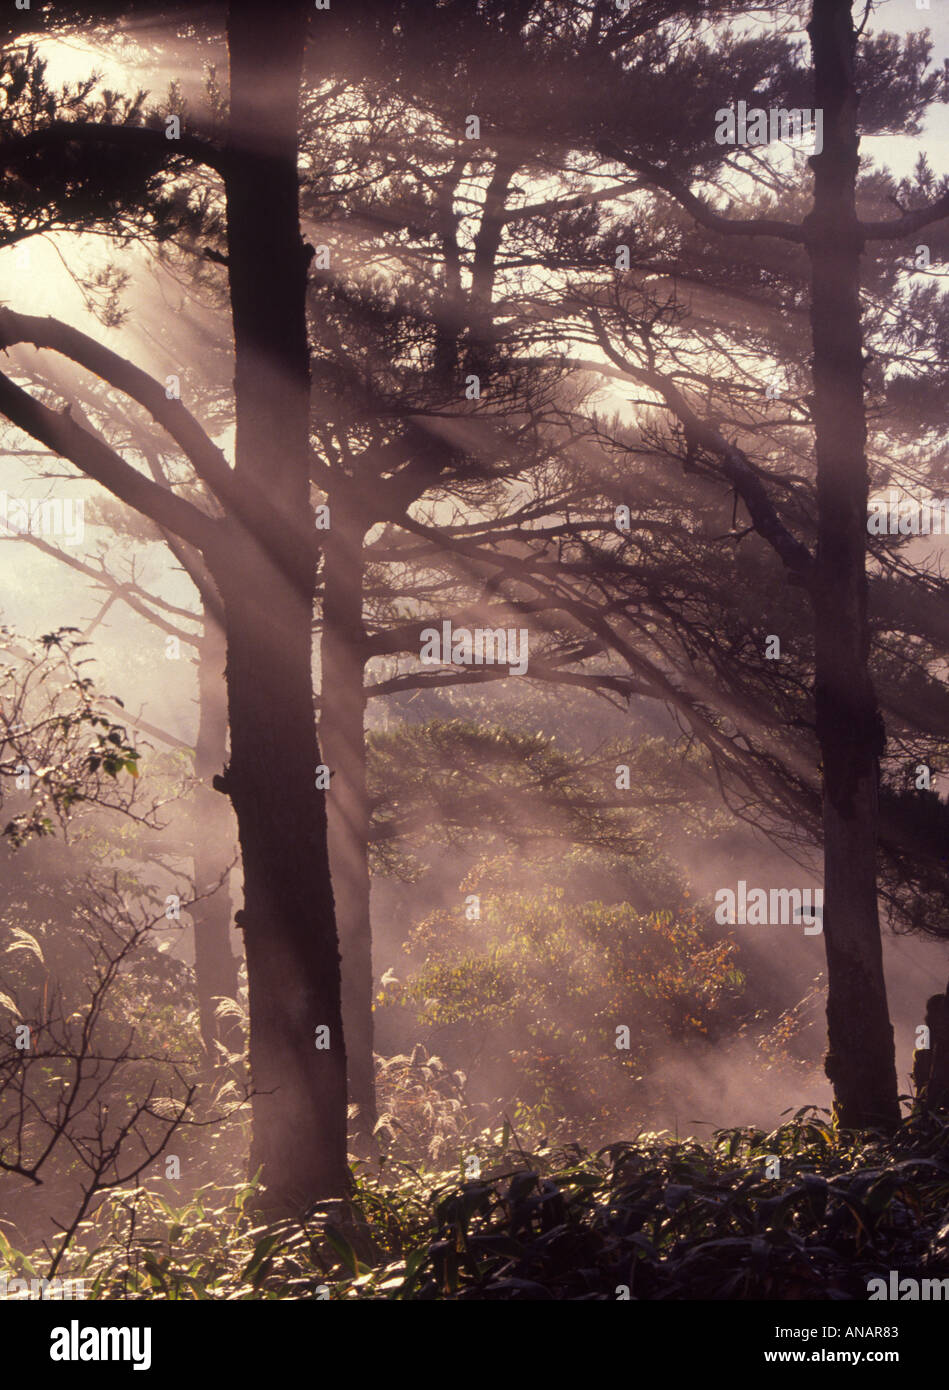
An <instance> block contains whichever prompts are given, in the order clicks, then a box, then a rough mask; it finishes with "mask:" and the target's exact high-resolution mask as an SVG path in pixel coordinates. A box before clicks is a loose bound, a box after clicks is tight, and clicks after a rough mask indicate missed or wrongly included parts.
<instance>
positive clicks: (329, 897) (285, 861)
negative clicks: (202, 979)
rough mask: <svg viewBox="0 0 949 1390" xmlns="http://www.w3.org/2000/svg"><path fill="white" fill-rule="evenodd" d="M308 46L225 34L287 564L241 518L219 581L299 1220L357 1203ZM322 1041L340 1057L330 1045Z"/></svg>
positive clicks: (256, 385) (285, 1200)
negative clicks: (320, 606) (319, 432)
mask: <svg viewBox="0 0 949 1390" xmlns="http://www.w3.org/2000/svg"><path fill="white" fill-rule="evenodd" d="M305 32H306V11H305V10H304V7H303V6H302V4H299V3H294V4H287V5H282V6H280V7H278V8H277V9H270V10H268V9H265V8H262V7H259V6H244V5H237V4H234V5H232V7H231V10H230V13H229V17H228V46H229V53H230V74H231V123H232V125H231V137H230V138H231V152H232V154H233V156H234V157H233V158H232V159H230V160H229V161H228V173H227V177H226V188H227V229H228V259H229V275H230V290H231V307H232V314H233V323H234V343H235V380H234V387H235V402H236V442H235V449H236V468H235V477H236V478H237V480H238V481H240V480H242V479H244V478H246V479H248V480H249V481H250V482H251V483H259V484H265V485H266V490H267V494H268V496H269V497H270V499H271V500H272V501H273V504H274V507H275V509H276V510H277V513H278V515H279V517H280V519H281V521H282V523H283V526H284V528H285V535H286V546H285V548H284V549H283V550H282V551H281V552H280V553H276V552H275V551H274V549H273V548H272V547H270V546H267V547H266V548H265V547H264V545H262V544H261V543H260V542H259V541H258V540H257V539H255V537H254V535H253V534H252V531H251V529H250V528H248V527H246V526H244V525H242V524H240V523H239V522H237V521H236V520H235V519H234V518H231V520H230V521H229V523H228V526H229V530H230V536H229V544H228V547H227V559H226V562H225V564H224V566H223V573H222V575H221V576H220V587H221V597H222V600H223V603H224V610H225V614H226V628H227V670H226V679H227V692H228V711H229V719H230V731H231V756H230V764H229V767H228V770H227V773H226V776H225V778H224V779H223V783H219V784H218V785H219V786H221V785H222V786H223V787H224V789H225V790H226V791H227V792H228V794H229V795H230V797H231V800H232V802H233V804H234V809H235V811H236V813H237V820H238V831H239V836H240V844H241V852H242V857H243V868H244V908H243V910H242V912H241V913H240V914H239V916H238V921H239V925H240V926H241V927H242V929H243V931H244V940H245V949H246V958H247V978H248V990H249V1003H250V1064H251V1074H252V1080H253V1086H254V1100H253V1107H254V1141H253V1147H252V1153H251V1167H252V1169H256V1168H258V1167H260V1168H262V1178H263V1182H264V1185H265V1192H264V1195H263V1199H262V1201H261V1205H262V1206H263V1207H265V1208H266V1209H267V1210H268V1211H272V1212H279V1211H283V1212H299V1211H300V1210H301V1209H304V1208H305V1207H307V1206H308V1205H309V1204H311V1203H312V1202H313V1201H315V1200H318V1199H321V1198H328V1197H340V1196H344V1195H345V1194H346V1192H347V1191H348V1188H349V1174H348V1168H347V1164H346V1053H345V1047H344V1043H343V1030H342V1016H341V1009H340V966H339V948H338V942H337V935H336V924H335V917H334V907H333V893H332V887H331V884H330V872H329V857H328V849H327V831H326V805H325V797H324V793H323V792H322V791H319V790H318V789H317V786H316V768H317V766H318V764H319V762H320V753H319V747H318V743H317V737H316V719H315V711H314V704H313V679H312V622H313V604H314V589H315V573H314V563H313V555H314V550H313V548H312V546H311V545H310V543H309V538H310V537H312V536H314V535H315V531H314V530H313V529H312V527H313V518H312V511H311V507H310V500H309V466H308V463H309V460H308V439H309V391H310V369H309V349H308V344H307V334H306V303H305V301H306V271H307V256H306V252H305V248H304V246H303V243H302V240H301V237H300V227H299V210H298V176H297V141H298V117H299V87H300V74H301V65H302V57H303V47H304V39H305ZM301 519H303V520H304V522H306V521H307V519H308V524H309V527H310V528H311V529H310V530H309V532H307V531H306V525H304V526H303V527H302V528H301ZM324 1029H325V1030H328V1031H327V1032H326V1033H325V1034H324V1033H322V1031H321V1030H324ZM324 1039H326V1040H328V1046H327V1047H320V1046H318V1045H317V1044H318V1043H319V1042H322V1041H323V1040H324Z"/></svg>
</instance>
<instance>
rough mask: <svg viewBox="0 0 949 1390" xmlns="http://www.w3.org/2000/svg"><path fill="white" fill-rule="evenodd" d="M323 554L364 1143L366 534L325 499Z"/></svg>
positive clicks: (347, 1003) (325, 698)
mask: <svg viewBox="0 0 949 1390" xmlns="http://www.w3.org/2000/svg"><path fill="white" fill-rule="evenodd" d="M330 522H331V525H330V530H329V531H328V532H327V533H326V540H325V544H324V552H323V636H322V643H321V660H320V667H321V672H322V684H321V698H320V744H321V747H322V749H323V758H324V761H325V762H326V764H327V766H328V767H329V769H330V772H331V774H332V782H331V790H330V797H329V806H328V812H329V844H330V867H331V869H332V874H333V894H334V897H335V899H336V920H337V923H338V928H339V942H340V952H341V955H342V961H343V1028H344V1031H345V1035H346V1056H347V1060H348V1065H349V1099H350V1102H351V1103H352V1104H353V1105H356V1106H358V1112H357V1114H356V1117H355V1121H354V1123H353V1124H352V1126H351V1130H352V1133H353V1135H354V1137H355V1136H358V1137H359V1139H360V1140H361V1141H362V1142H361V1143H360V1145H359V1147H360V1148H365V1141H366V1139H367V1138H368V1136H369V1135H370V1134H371V1132H372V1128H373V1125H374V1124H375V1122H376V1101H375V1075H374V1068H373V1018H372V992H373V978H372V923H371V917H370V909H369V801H368V793H367V788H366V738H365V708H366V699H365V694H364V688H363V673H364V667H365V651H364V645H363V643H364V638H365V629H364V627H363V613H362V605H363V568H364V563H363V553H362V545H363V537H364V528H363V526H362V525H361V524H360V523H359V521H358V520H357V519H356V517H355V516H354V515H353V514H352V511H351V510H349V509H347V508H346V506H345V504H341V503H340V502H338V501H336V500H335V499H333V498H332V497H331V498H330Z"/></svg>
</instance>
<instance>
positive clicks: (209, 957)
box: [191, 616, 241, 1057]
mask: <svg viewBox="0 0 949 1390" xmlns="http://www.w3.org/2000/svg"><path fill="white" fill-rule="evenodd" d="M224 662H225V641H224V634H223V632H222V631H221V628H220V627H219V625H218V624H217V623H216V622H215V621H214V619H213V618H211V617H210V616H206V617H205V624H204V635H203V636H202V638H201V641H200V644H199V646H198V734H197V738H196V740H195V750H194V772H195V777H196V779H197V782H198V786H197V788H196V789H195V794H194V797H193V800H192V812H191V814H192V837H193V843H194V854H193V862H194V883H195V892H196V893H198V894H199V895H202V896H201V900H200V902H198V903H196V904H195V906H194V907H193V908H192V910H191V915H192V917H193V919H194V975H195V985H196V988H197V994H198V1017H199V1020H200V1025H201V1037H202V1039H203V1040H204V1045H205V1047H206V1048H207V1050H208V1052H209V1054H211V1056H212V1057H213V1056H214V1051H215V1048H214V1043H215V1040H217V1039H219V1040H220V1041H221V1042H222V1043H223V1044H224V1046H225V1047H227V1048H229V1049H230V1051H232V1052H235V1051H237V1050H238V1049H239V1048H240V1046H241V1029H240V1025H239V1023H238V1020H237V1019H236V1018H235V1017H233V1016H232V1015H225V1016H224V1017H223V1018H218V1017H217V1016H216V1012H215V1010H216V1008H217V1000H218V999H219V998H222V997H223V998H227V999H236V998H237V960H236V959H235V956H234V953H233V951H232V950H231V898H230V893H229V892H228V886H227V883H226V882H224V883H222V882H221V881H220V880H221V870H222V866H223V863H224V856H223V854H222V849H223V847H224V846H225V845H226V844H227V843H228V841H229V840H231V839H232V836H233V832H232V827H231V818H230V812H229V811H228V809H227V807H226V806H225V804H224V802H223V801H222V800H221V797H220V796H219V795H218V793H217V792H216V791H214V790H212V781H213V778H214V777H215V776H216V775H217V774H219V773H220V772H221V770H222V768H223V767H224V762H225V758H226V756H227V711H226V709H225V705H224ZM203 895H206V896H203Z"/></svg>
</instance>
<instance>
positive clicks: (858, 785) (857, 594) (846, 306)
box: [805, 0, 899, 1128]
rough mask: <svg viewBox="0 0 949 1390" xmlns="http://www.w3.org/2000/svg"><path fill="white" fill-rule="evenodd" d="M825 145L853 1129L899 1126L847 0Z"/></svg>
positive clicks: (818, 274) (823, 34) (833, 687)
mask: <svg viewBox="0 0 949 1390" xmlns="http://www.w3.org/2000/svg"><path fill="white" fill-rule="evenodd" d="M808 32H809V34H810V37H811V45H812V49H813V55H814V74H815V105H816V106H817V107H818V108H819V109H820V108H822V109H823V112H824V118H823V120H824V147H823V151H822V153H821V154H819V155H816V156H815V157H814V158H813V159H812V165H813V169H814V206H813V211H812V212H811V213H810V215H809V216H808V217H807V219H806V221H805V228H806V231H807V235H808V254H809V256H810V262H811V328H812V334H813V347H814V363H813V372H814V406H813V413H814V424H815V430H816V445H817V493H818V504H819V513H820V514H819V522H818V546H817V565H816V576H815V582H814V588H813V600H814V610H815V625H816V682H815V699H816V719H817V736H818V740H819V743H820V749H821V757H822V760H823V776H824V937H825V948H826V951H827V980H828V989H827V1022H828V1040H829V1050H828V1056H827V1061H826V1070H827V1074H828V1076H829V1077H830V1079H831V1081H832V1083H833V1087H834V1094H835V1097H836V1114H837V1118H838V1121H839V1123H840V1124H841V1125H843V1126H845V1127H847V1128H860V1127H864V1126H889V1125H892V1124H894V1123H895V1122H896V1121H897V1120H898V1118H899V1103H898V1099H897V1083H896V1064H895V1054H894V1046H893V1029H892V1026H891V1024H890V1018H889V1012H888V1009H887V1000H886V985H885V982H884V977H883V956H882V948H881V943H880V923H879V916H878V911H877V892H876V840H877V791H878V778H879V759H880V756H881V754H882V752H883V746H884V731H883V722H882V719H881V716H880V711H879V708H878V705H877V700H876V695H875V692H874V689H873V685H872V682H871V680H870V674H869V669H868V654H869V626H868V622H867V579H866V542H867V497H868V479H867V464H866V455H865V447H866V419H865V407H864V395H863V368H864V361H863V341H862V331H861V315H860V256H861V253H862V250H863V242H862V238H861V236H860V232H859V228H858V224H857V215H856V206H855V184H856V177H857V149H858V136H857V91H856V85H855V81H854V53H855V44H856V40H855V35H854V29H853V21H852V17H851V13H850V3H849V0H815V4H814V10H813V16H812V19H811V23H810V25H809V26H808Z"/></svg>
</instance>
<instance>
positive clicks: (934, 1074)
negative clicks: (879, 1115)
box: [913, 986, 949, 1110]
mask: <svg viewBox="0 0 949 1390" xmlns="http://www.w3.org/2000/svg"><path fill="white" fill-rule="evenodd" d="M926 1027H927V1028H928V1029H929V1046H928V1047H921V1048H918V1049H917V1050H916V1051H915V1052H914V1053H913V1084H914V1086H915V1088H916V1098H917V1100H918V1101H919V1103H920V1104H921V1105H922V1106H924V1107H925V1108H926V1109H927V1110H947V1109H949V986H947V987H946V991H945V993H944V994H934V995H933V996H932V998H931V999H928V1000H927V1001H926Z"/></svg>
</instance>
